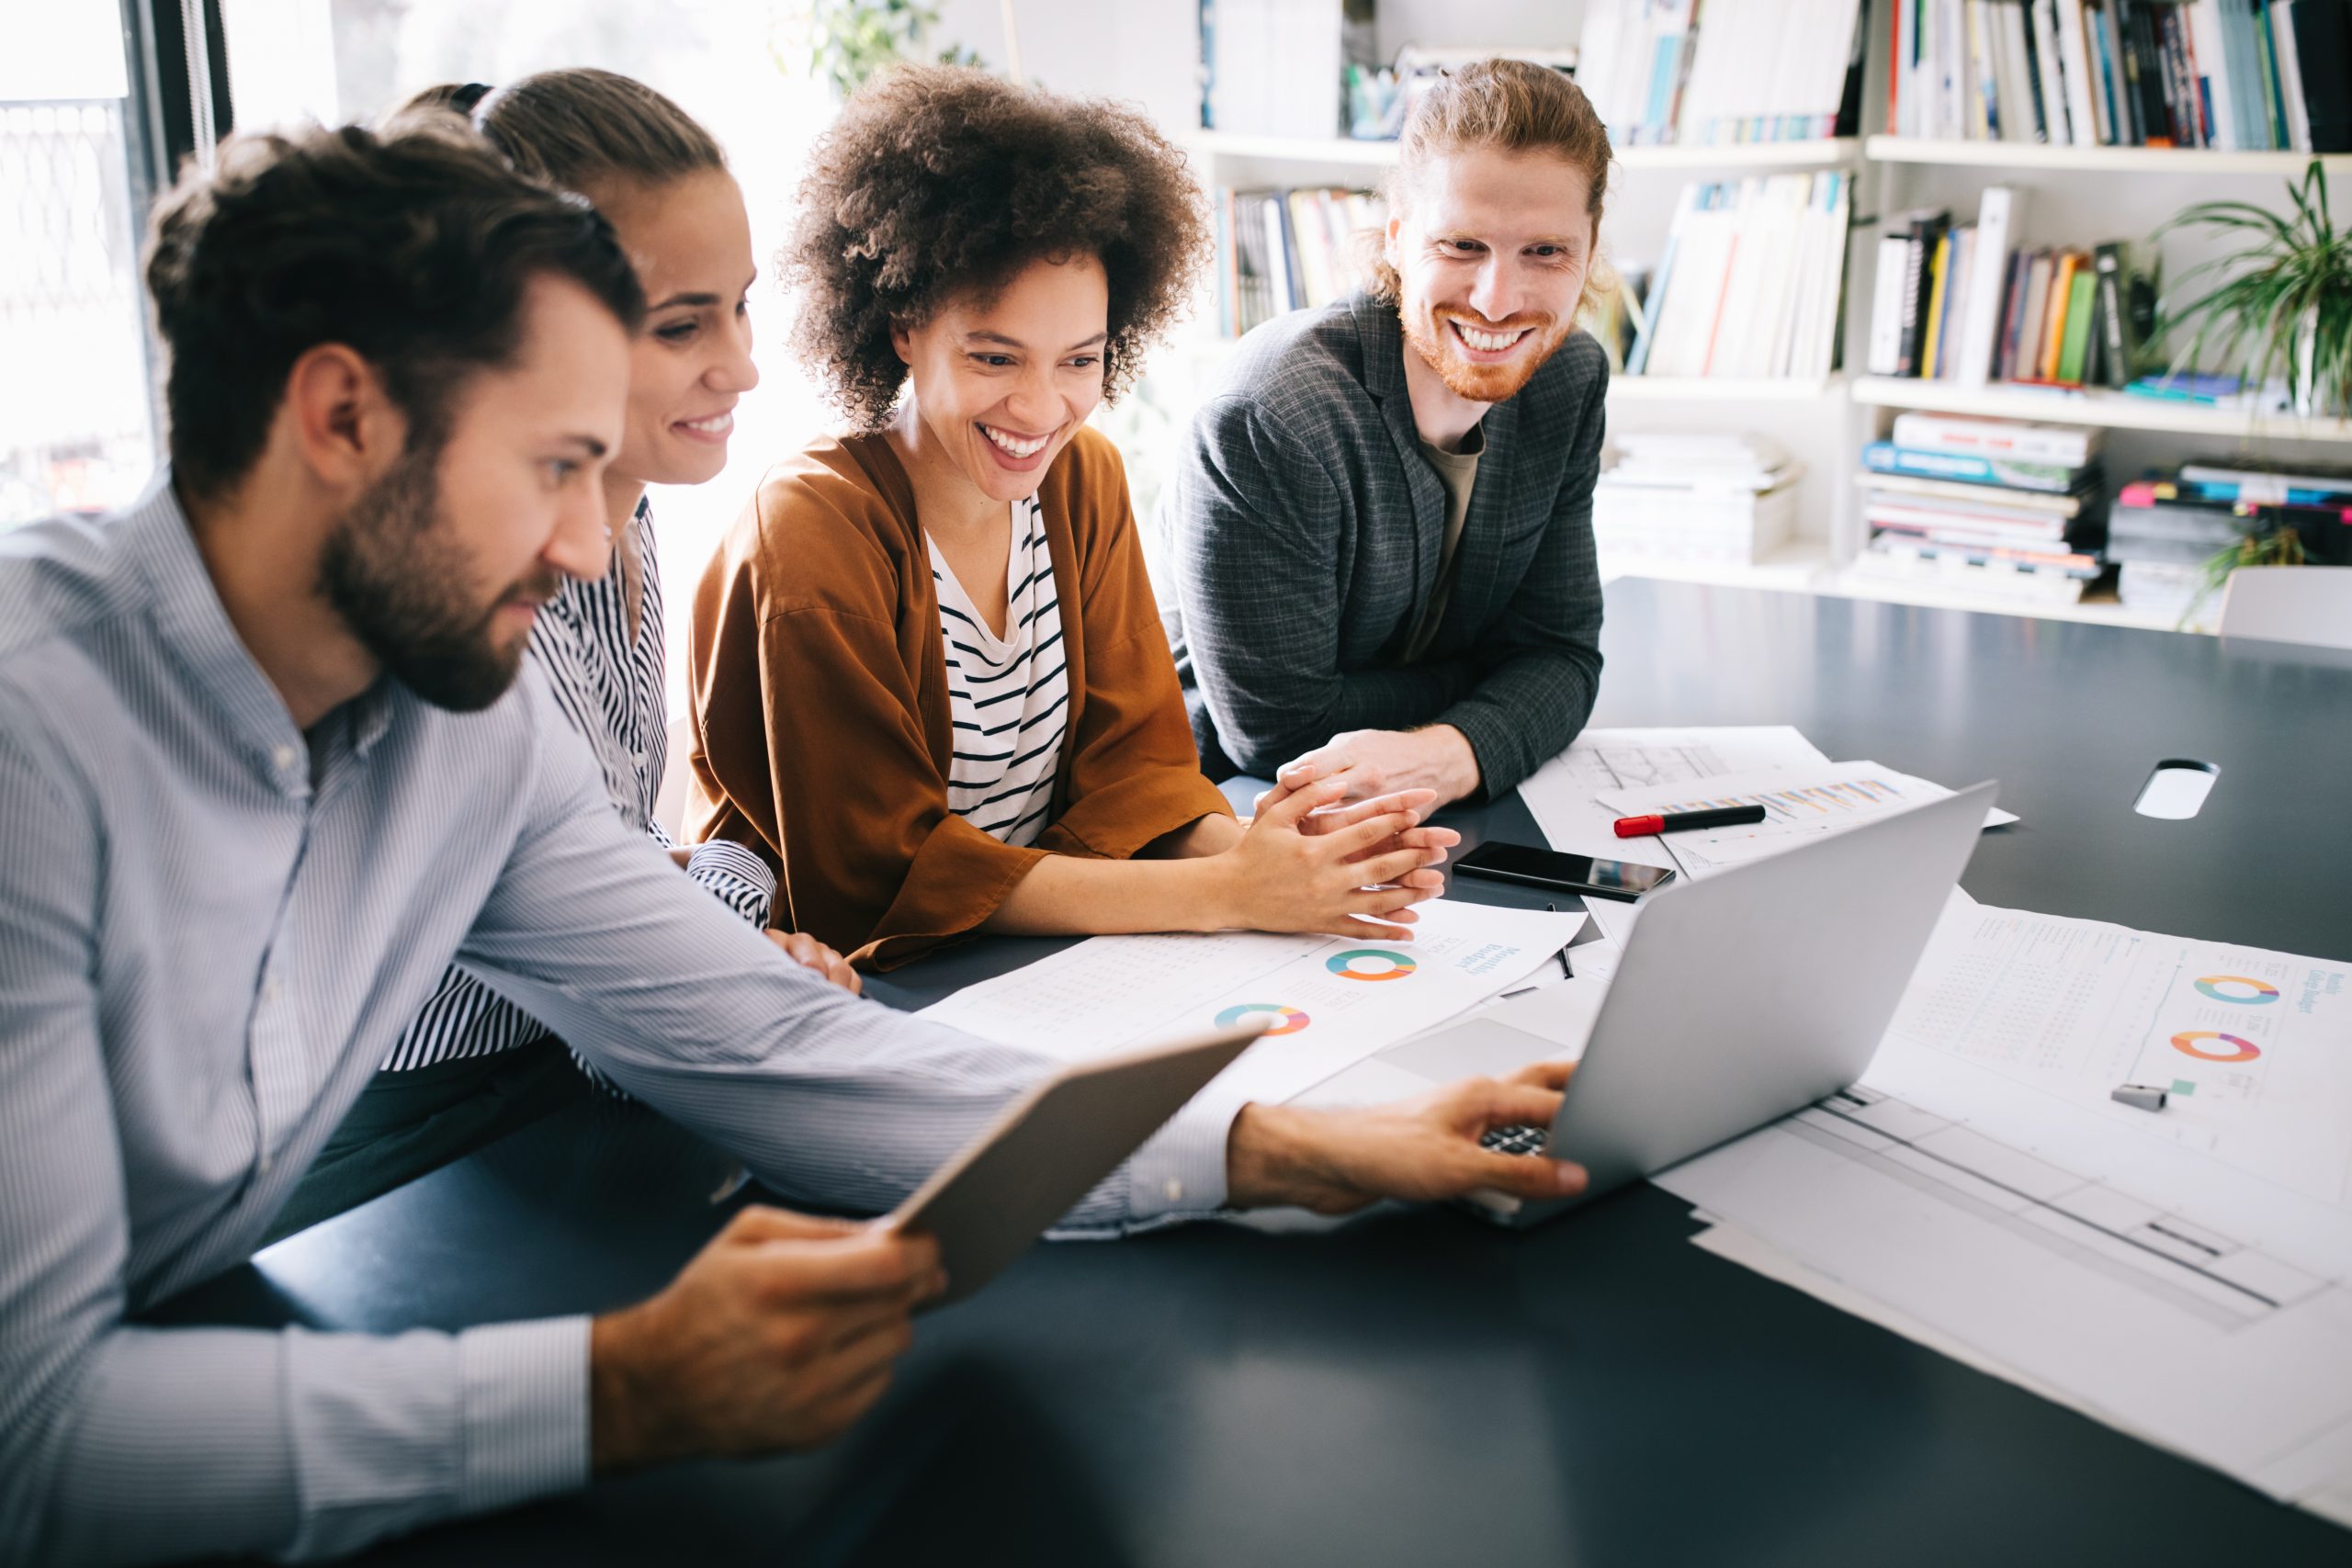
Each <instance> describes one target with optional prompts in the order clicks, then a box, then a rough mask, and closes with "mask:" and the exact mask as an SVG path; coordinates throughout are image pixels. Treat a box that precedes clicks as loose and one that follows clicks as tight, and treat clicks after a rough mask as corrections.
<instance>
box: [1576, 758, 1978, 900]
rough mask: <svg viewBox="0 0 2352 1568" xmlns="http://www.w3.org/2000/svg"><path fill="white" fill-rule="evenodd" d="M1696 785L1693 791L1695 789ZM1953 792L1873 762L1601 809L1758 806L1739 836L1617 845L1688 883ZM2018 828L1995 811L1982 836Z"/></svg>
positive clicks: (1646, 791)
mask: <svg viewBox="0 0 2352 1568" xmlns="http://www.w3.org/2000/svg"><path fill="white" fill-rule="evenodd" d="M1694 785H1695V787H1694ZM1951 793H1952V792H1951V790H1949V789H1946V788H1945V787H1944V786H1943V785H1941V784H1934V783H1931V782H1929V781H1928V780H1927V779H1921V778H1914V777H1912V776H1911V775H1910V774H1909V773H1896V772H1895V771H1894V769H1893V768H1883V767H1881V766H1880V765H1879V764H1878V763H1876V762H1839V763H1837V764H1836V765H1835V766H1815V767H1809V768H1773V769H1768V770H1765V771H1761V772H1757V773H1734V774H1728V775H1724V776H1721V777H1716V778H1711V779H1706V780H1703V781H1691V782H1689V783H1682V782H1678V783H1673V784H1654V785H1650V786H1647V787H1645V788H1640V789H1616V790H1604V791H1602V792H1601V794H1600V805H1602V806H1603V807H1607V808H1608V809H1609V810H1610V812H1611V819H1612V820H1613V819H1614V818H1617V817H1641V816H1647V815H1650V814H1652V813H1666V812H1674V811H1711V810H1713V809H1715V808H1716V807H1728V806H1760V807H1763V808H1764V812H1765V816H1764V820H1763V821H1761V822H1756V823H1749V824H1747V825H1744V826H1741V827H1737V828H1718V829H1713V830H1712V831H1700V832H1690V833H1675V834H1672V835H1660V836H1655V837H1651V838H1646V839H1627V840H1622V843H1623V846H1624V847H1625V849H1626V850H1627V851H1628V852H1629V854H1631V856H1632V858H1634V859H1636V860H1639V859H1642V858H1644V852H1647V855H1648V858H1650V859H1653V860H1655V859H1656V858H1657V856H1658V855H1659V854H1667V855H1671V856H1672V857H1673V859H1674V860H1676V861H1677V862H1679V863H1680V865H1681V867H1682V872H1683V874H1684V875H1686V876H1694V877H1696V876H1706V875H1709V874H1713V873H1714V872H1718V871H1721V870H1722V869H1723V868H1724V867H1725V866H1727V865H1737V864H1739V863H1741V862H1743V861H1751V860H1756V859H1759V858H1760V857H1762V856H1765V855H1770V854H1778V853H1779V852H1781V851H1782V850H1786V849H1792V848H1794V847H1795V846H1796V845H1798V844H1800V843H1803V842H1804V840H1807V839H1810V838H1813V837H1815V836H1816V835H1819V834H1822V833H1835V832H1838V831H1839V830H1840V829H1846V828H1852V827H1857V826H1859V825H1860V824H1861V823H1864V822H1868V821H1871V820H1872V819H1873V818H1880V817H1884V816H1887V815H1889V814H1891V813H1893V812H1896V811H1902V810H1905V809H1907V808H1909V807H1915V806H1925V805H1926V804H1928V802H1929V801H1931V800H1941V799H1942V798H1944V796H1946V795H1950V794H1951ZM2016 820H2017V818H2016V816H2015V815H2013V814H2012V813H2010V812H2007V811H2003V810H2001V809H2000V808H1999V807H1995V808H1994V809H1993V810H1992V811H1991V812H1990V813H1988V814H1987V815H1986V817H1985V826H1986V827H1988V828H1993V827H1998V826H2000V825H2002V824H2004V823H2008V822H2014V821H2016Z"/></svg>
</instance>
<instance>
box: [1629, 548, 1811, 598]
mask: <svg viewBox="0 0 2352 1568" xmlns="http://www.w3.org/2000/svg"><path fill="white" fill-rule="evenodd" d="M1833 575H1834V574H1833V572H1832V570H1831V568H1830V565H1829V547H1828V545H1827V543H1826V542H1825V541H1823V540H1820V539H1794V540H1792V541H1790V542H1789V543H1787V544H1785V545H1781V546H1778V547H1774V548H1773V549H1771V550H1770V551H1768V552H1767V553H1766V554H1765V556H1764V558H1763V559H1761V560H1758V561H1753V562H1732V561H1702V560H1668V559H1661V558H1658V557H1656V556H1639V555H1623V554H1614V553H1611V554H1604V555H1602V556H1601V557H1600V580H1601V581H1603V582H1613V581H1616V580H1617V579H1619V578H1621V577H1654V578H1659V579H1662V580H1664V581H1668V582H1703V583H1707V584H1710V585H1712V586H1714V587H1717V588H1774V589H1780V590H1781V591H1783V592H1805V591H1810V590H1817V589H1820V588H1822V587H1823V586H1824V585H1825V584H1826V582H1827V581H1830V579H1831V578H1832V576H1833Z"/></svg>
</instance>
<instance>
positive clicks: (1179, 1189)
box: [1160, 1176, 1184, 1203]
mask: <svg viewBox="0 0 2352 1568" xmlns="http://www.w3.org/2000/svg"><path fill="white" fill-rule="evenodd" d="M1160 1190H1161V1191H1162V1192H1165V1193H1167V1194H1168V1201H1170V1202H1171V1203H1181V1202H1182V1201H1184V1184H1183V1183H1182V1182H1181V1181H1179V1180H1177V1179H1175V1178H1174V1177H1172V1176H1171V1177H1170V1178H1169V1179H1168V1185H1167V1186H1165V1187H1162V1188H1161V1189H1160Z"/></svg>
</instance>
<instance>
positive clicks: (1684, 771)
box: [1519, 724, 1829, 941]
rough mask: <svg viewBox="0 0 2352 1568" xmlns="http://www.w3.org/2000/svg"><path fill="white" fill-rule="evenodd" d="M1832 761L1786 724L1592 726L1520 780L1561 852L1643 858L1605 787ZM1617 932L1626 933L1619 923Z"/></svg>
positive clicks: (1531, 806)
mask: <svg viewBox="0 0 2352 1568" xmlns="http://www.w3.org/2000/svg"><path fill="white" fill-rule="evenodd" d="M1828 764H1829V759H1828V758H1826V757H1825V756H1823V755H1822V754H1821V752H1820V751H1819V750H1817V749H1816V748H1815V746H1814V744H1813V742H1811V741H1810V740H1807V739H1805V738H1804V736H1803V735H1801V734H1799V733H1798V732H1797V731H1796V730H1795V729H1794V728H1792V727H1790V726H1788V725H1785V724H1768V725H1753V726H1727V727H1719V728H1695V729H1694V728H1685V729H1588V730H1586V731H1585V732H1584V733H1583V734H1582V735H1579V736H1577V738H1576V739H1575V741H1574V742H1573V743H1572V744H1570V746H1569V747H1568V749H1567V750H1565V751H1563V752H1561V753H1560V754H1559V755H1558V756H1556V757H1555V758H1553V759H1552V760H1551V761H1548V762H1546V763H1544V765H1543V766H1542V767H1540V768H1538V769H1536V770H1535V773H1534V774H1533V776H1532V777H1531V778H1529V779H1528V780H1527V781H1526V782H1525V783H1524V784H1521V785H1520V786H1519V796H1520V798H1521V800H1523V801H1525V802H1526V803H1527V809H1528V811H1529V812H1530V814H1532V816H1533V817H1534V818H1535V825H1536V826H1537V827H1539V828H1541V829H1544V842H1545V843H1547V844H1549V845H1550V846H1551V847H1552V848H1554V849H1555V850H1558V851H1560V852H1562V853H1564V854H1572V855H1605V856H1608V857H1609V858H1611V859H1613V860H1640V859H1642V858H1643V857H1642V856H1640V855H1638V854H1628V853H1626V852H1625V849H1626V844H1625V841H1624V840H1621V839H1619V838H1618V837H1617V835H1616V833H1615V832H1614V830H1613V829H1612V828H1611V824H1612V823H1614V822H1615V821H1616V819H1617V818H1619V817H1620V816H1622V815H1623V813H1621V812H1616V811H1611V810H1610V809H1608V808H1607V807H1604V806H1602V805H1601V804H1600V795H1603V794H1604V793H1608V792H1611V791H1615V790H1621V789H1640V788H1644V787H1646V786H1649V785H1653V784H1689V783H1691V782H1694V781H1696V780H1699V779H1712V778H1720V777H1723V776H1724V775H1725V774H1730V773H1757V772H1759V771H1761V770H1764V769H1768V768H1806V767H1826V766H1828ZM1637 841H1646V840H1637ZM1661 863H1663V862H1661ZM1611 940H1612V941H1619V940H1622V938H1620V937H1619V936H1618V935H1617V934H1616V933H1615V932H1613V931H1612V932H1611Z"/></svg>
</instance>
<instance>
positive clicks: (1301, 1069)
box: [923, 898, 1584, 1100]
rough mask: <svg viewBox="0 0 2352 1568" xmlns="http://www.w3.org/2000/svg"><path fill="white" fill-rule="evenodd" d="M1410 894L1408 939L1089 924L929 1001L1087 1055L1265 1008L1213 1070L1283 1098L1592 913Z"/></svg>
mask: <svg viewBox="0 0 2352 1568" xmlns="http://www.w3.org/2000/svg"><path fill="white" fill-rule="evenodd" d="M1417 908H1418V909H1419V913H1420V917H1421V919H1420V923H1419V925H1418V926H1416V927H1415V928H1414V938H1413V940H1412V941H1411V942H1395V943H1391V942H1372V941H1365V940H1361V939H1357V938H1351V937H1320V936H1273V935H1269V934H1267V933H1265V932H1261V931H1220V932H1216V933H1215V934H1213V935H1193V934H1185V933H1170V934H1168V935H1162V936H1098V937H1092V938H1090V939H1089V940H1087V941H1085V942H1080V943H1079V944H1078V945H1077V946H1075V947H1071V948H1067V949H1065V950H1063V951H1062V952H1060V953H1056V954H1054V955H1053V956H1052V957H1050V958H1043V959H1040V960H1038V961H1037V962H1036V963H1035V964H1028V965H1025V966H1024V967H1023V968H1020V969H1016V970H1014V971H1013V972H1012V973H1011V974H1009V975H1001V976H997V977H996V978H995V979H993V980H988V981H984V982H982V983H981V984H979V985H977V986H972V987H967V988H966V989H964V990H961V991H958V992H957V993H956V995H954V996H952V997H950V998H947V999H946V1000H944V1001H942V1002H938V1003H934V1004H933V1006H931V1007H928V1008H925V1009H924V1010H923V1016H924V1017H925V1018H929V1019H933V1020H935V1021H938V1022H941V1023H944V1024H948V1025H950V1026H951V1027H954V1028H956V1029H961V1030H963V1031H965V1032H967V1033H970V1034H977V1035H978V1036H980V1037H981V1038H982V1039H984V1040H998V1041H1002V1042H1004V1043H1007V1044H1017V1045H1023V1046H1026V1047H1028V1048H1030V1049H1033V1050H1038V1051H1044V1052H1046V1053H1049V1054H1050V1055H1056V1056H1059V1057H1062V1058H1064V1059H1065V1060H1069V1061H1082V1060H1085V1059H1087V1058H1090V1057H1093V1056H1100V1055H1106V1054H1108V1053H1110V1052H1113V1051H1117V1050H1121V1049H1124V1048H1125V1047H1127V1046H1130V1045H1140V1044H1143V1043H1147V1042H1149V1041H1154V1040H1161V1039H1166V1038H1168V1037H1169V1036H1171V1035H1175V1034H1179V1033H1182V1032H1188V1031H1194V1030H1200V1029H1206V1028H1210V1027H1212V1026H1216V1027H1222V1026H1225V1025H1228V1024H1232V1023H1236V1022H1238V1021H1241V1020H1243V1019H1245V1018H1249V1017H1251V1016H1253V1015H1258V1014H1263V1015H1266V1016H1268V1017H1270V1018H1272V1019H1273V1020H1274V1022H1273V1025H1272V1028H1270V1029H1269V1030H1268V1031H1267V1032H1266V1033H1265V1034H1264V1036H1263V1037H1261V1039H1260V1040H1259V1042H1258V1043H1257V1044H1255V1045H1253V1046H1251V1047H1250V1049H1249V1050H1248V1051H1247V1052H1246V1053H1244V1054H1243V1055H1242V1056H1241V1058H1240V1059H1239V1060H1238V1061H1237V1062H1235V1063H1234V1065H1233V1066H1230V1067H1227V1069H1226V1071H1225V1074H1224V1076H1223V1077H1221V1078H1220V1080H1219V1081H1220V1082H1221V1083H1224V1084H1227V1085H1231V1084H1234V1083H1236V1082H1241V1083H1243V1084H1245V1085H1246V1086H1247V1088H1248V1089H1249V1091H1250V1093H1251V1094H1252V1095H1255V1096H1257V1097H1258V1098H1261V1099H1264V1100H1287V1099H1289V1098H1290V1097H1291V1096H1292V1095H1295V1094H1296V1093H1298V1092H1299V1091H1300V1090H1301V1089H1306V1088H1307V1087H1309V1086H1310V1085H1313V1084H1317V1083H1320V1082H1321V1081H1322V1080H1323V1079H1325V1078H1327V1077H1330V1076H1331V1075H1332V1074H1333V1073H1336V1072H1338V1071H1340V1069H1341V1068H1342V1067H1346V1066H1351V1065H1353V1064H1354V1063H1355V1062H1357V1061H1359V1060H1361V1059H1362V1058H1363V1057H1365V1056H1367V1055H1371V1054H1372V1053H1373V1052H1374V1051H1378V1050H1380V1049H1382V1048H1384V1047H1385V1046H1388V1045H1392V1044H1395V1043H1397V1041H1400V1040H1403V1039H1405V1038H1407V1037H1408V1035H1413V1034H1418V1033H1419V1032H1421V1031H1423V1030H1425V1029H1428V1028H1430V1026H1431V1025H1433V1024H1438V1023H1442V1022H1443V1021H1445V1020H1447V1019H1449V1018H1452V1017H1453V1016H1454V1015H1455V1014H1457V1013H1461V1012H1464V1011H1466V1010H1469V1009H1471V1008H1473V1007H1476V1005H1478V1004H1479V1003H1480V1002H1482V1001H1484V1000H1486V999H1487V998H1488V997H1490V996H1492V995H1494V994H1495V993H1496V992H1498V991H1502V990H1508V989H1510V987H1513V986H1515V985H1517V984H1518V983H1519V982H1521V981H1522V980H1524V979H1526V978H1527V977H1528V976H1530V975H1531V974H1532V973H1533V972H1535V971H1536V970H1537V969H1539V968H1542V967H1543V966H1544V965H1545V964H1555V962H1556V960H1555V954H1556V953H1558V952H1559V951H1560V949H1562V948H1563V947H1566V945H1567V944H1568V942H1569V941H1570V940H1571V939H1573V938H1574V937H1575V936H1576V934H1577V931H1581V930H1582V929H1583V927H1584V917H1583V916H1582V915H1581V914H1575V913H1570V914H1554V913H1551V912H1549V911H1547V910H1542V909H1504V908H1494V907H1492V906H1489V905H1485V904H1460V903H1455V902H1453V901H1452V900H1450V899H1445V898H1433V899H1431V900H1430V901H1429V902H1428V903H1426V904H1421V905H1419V906H1417Z"/></svg>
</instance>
